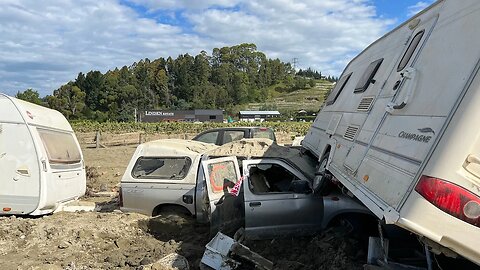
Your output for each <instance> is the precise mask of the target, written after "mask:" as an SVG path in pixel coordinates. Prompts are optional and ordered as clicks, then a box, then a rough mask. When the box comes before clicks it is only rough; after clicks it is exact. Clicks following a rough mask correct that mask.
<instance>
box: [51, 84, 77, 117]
mask: <svg viewBox="0 0 480 270" xmlns="http://www.w3.org/2000/svg"><path fill="white" fill-rule="evenodd" d="M46 99H47V103H48V105H49V107H50V108H52V109H55V110H57V111H60V112H61V113H62V114H63V115H65V117H67V118H68V119H78V118H80V116H81V111H82V110H83V108H84V107H85V93H84V92H82V91H81V90H80V88H78V87H77V86H76V85H74V83H71V82H70V83H68V84H66V85H63V86H61V87H60V88H59V89H57V90H55V91H53V95H52V96H47V97H46Z"/></svg>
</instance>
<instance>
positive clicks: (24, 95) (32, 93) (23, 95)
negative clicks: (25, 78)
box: [15, 88, 43, 105]
mask: <svg viewBox="0 0 480 270" xmlns="http://www.w3.org/2000/svg"><path fill="white" fill-rule="evenodd" d="M15 97H16V98H18V99H21V100H25V101H28V102H31V103H34V104H37V105H43V101H42V99H41V98H40V95H39V94H38V92H37V91H36V90H33V89H32V88H29V89H27V90H25V91H23V92H20V91H19V92H17V94H16V95H15Z"/></svg>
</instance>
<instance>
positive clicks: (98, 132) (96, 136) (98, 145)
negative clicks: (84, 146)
mask: <svg viewBox="0 0 480 270" xmlns="http://www.w3.org/2000/svg"><path fill="white" fill-rule="evenodd" d="M95 143H96V148H100V131H98V130H97V134H96V135H95Z"/></svg>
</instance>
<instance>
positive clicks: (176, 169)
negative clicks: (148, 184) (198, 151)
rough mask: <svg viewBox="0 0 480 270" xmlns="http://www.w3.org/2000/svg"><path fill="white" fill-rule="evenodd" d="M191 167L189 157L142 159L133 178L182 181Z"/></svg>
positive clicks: (136, 164) (133, 173) (135, 167)
mask: <svg viewBox="0 0 480 270" xmlns="http://www.w3.org/2000/svg"><path fill="white" fill-rule="evenodd" d="M191 165H192V160H191V159H190V158H189V157H140V158H138V160H137V162H136V163H135V166H134V167H133V170H132V176H133V178H137V179H162V180H182V179H183V178H185V176H187V173H188V170H189V169H190V166H191Z"/></svg>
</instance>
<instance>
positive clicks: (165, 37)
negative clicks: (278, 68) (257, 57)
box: [0, 0, 393, 96]
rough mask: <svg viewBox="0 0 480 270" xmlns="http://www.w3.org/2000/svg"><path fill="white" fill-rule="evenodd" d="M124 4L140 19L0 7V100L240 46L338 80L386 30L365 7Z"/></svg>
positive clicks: (77, 9) (79, 9)
mask: <svg viewBox="0 0 480 270" xmlns="http://www.w3.org/2000/svg"><path fill="white" fill-rule="evenodd" d="M128 3H135V4H136V5H142V6H143V7H144V8H146V9H148V10H149V12H147V14H139V13H138V12H137V11H136V10H135V9H134V8H131V7H129V6H127V5H124V4H122V3H121V2H118V0H103V1H96V0H81V1H75V0H64V1H62V0H57V1H48V2H47V1H35V0H22V1H15V0H0V5H1V6H2V8H1V9H0V37H1V38H0V78H1V79H0V91H2V92H7V93H9V94H15V93H16V92H17V91H23V90H25V89H27V88H29V87H32V88H34V89H36V90H39V92H40V93H41V95H42V96H44V95H46V94H51V93H52V91H53V90H54V89H56V88H58V87H59V86H60V85H62V84H64V83H66V82H68V81H69V80H73V79H75V77H76V75H77V74H78V72H88V71H90V70H100V71H102V72H105V71H106V70H108V69H112V68H114V67H121V66H123V65H130V64H131V63H133V62H134V61H138V60H139V59H142V58H146V57H148V58H150V59H155V58H158V57H168V56H172V57H176V56H177V55H179V54H182V53H190V54H198V53H199V52H200V51H201V50H206V51H207V52H211V50H212V49H213V48H214V47H221V46H231V45H236V44H239V43H242V42H248V43H255V44H257V47H258V49H259V50H261V51H263V52H265V53H266V54H267V56H268V57H271V58H277V57H278V58H280V59H281V60H282V61H290V60H291V59H292V58H298V60H299V66H300V67H302V68H307V67H313V68H315V69H317V70H319V71H322V72H323V73H324V74H332V75H339V73H340V72H341V70H342V69H343V67H344V66H345V64H346V63H347V62H348V60H349V59H350V58H352V57H353V56H354V55H355V54H356V53H358V52H359V51H360V50H361V49H363V48H364V47H366V46H367V45H368V44H369V43H371V42H372V41H373V40H375V39H376V38H378V37H379V36H381V35H382V34H383V33H385V31H386V30H387V28H388V27H389V25H391V24H392V23H393V21H392V20H386V19H382V18H378V17H377V16H376V11H375V7H374V6H372V5H371V4H370V1H369V0H323V1H316V0H305V1H302V2H299V1H296V0H263V1H262V0H251V1H247V0H207V1H193V0H191V1H187V0H183V1H173V0H166V1H150V0H131V1H130V2H128ZM158 11H162V12H163V13H162V12H160V14H163V15H161V16H172V17H174V16H176V15H175V12H180V13H181V14H180V16H181V17H182V18H181V20H183V21H180V22H179V24H177V25H172V24H167V23H159V22H158V21H163V20H156V19H158V18H155V19H153V18H148V17H149V16H151V17H154V15H152V14H154V13H155V12H157V13H158ZM165 14H166V15H165ZM155 16H157V15H155ZM185 25H188V28H185Z"/></svg>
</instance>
